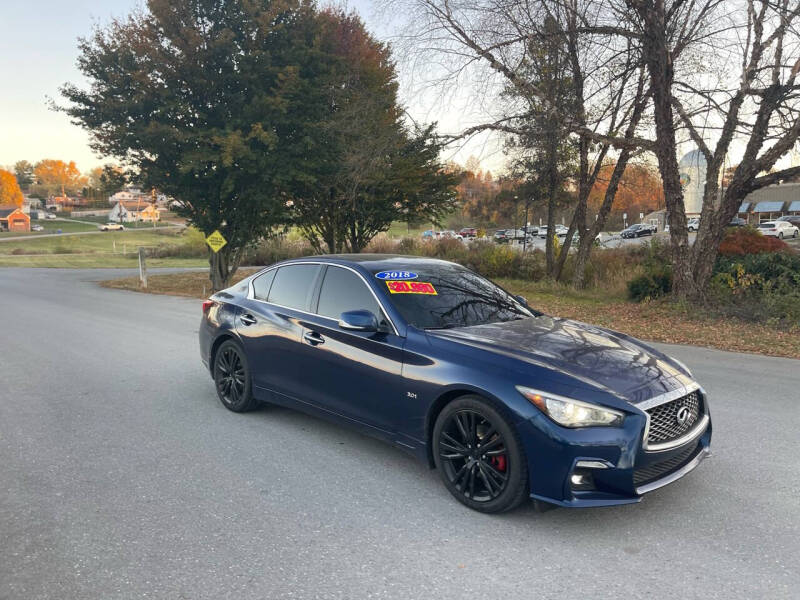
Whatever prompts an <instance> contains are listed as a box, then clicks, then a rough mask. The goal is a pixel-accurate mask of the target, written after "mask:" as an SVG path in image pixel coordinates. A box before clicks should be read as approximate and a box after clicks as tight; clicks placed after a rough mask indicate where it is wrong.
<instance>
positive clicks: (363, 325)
mask: <svg viewBox="0 0 800 600" xmlns="http://www.w3.org/2000/svg"><path fill="white" fill-rule="evenodd" d="M339 327H341V328H342V329H349V330H350V331H368V332H369V331H378V318H377V317H376V316H375V315H374V314H372V312H370V311H368V310H349V311H347V312H343V313H342V314H341V315H340V316H339Z"/></svg>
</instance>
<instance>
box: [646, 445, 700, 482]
mask: <svg viewBox="0 0 800 600" xmlns="http://www.w3.org/2000/svg"><path fill="white" fill-rule="evenodd" d="M695 450H697V444H694V445H692V446H688V447H687V448H685V449H683V450H682V451H681V452H680V453H678V454H676V455H675V456H673V457H672V458H669V459H667V460H662V461H661V462H657V463H653V464H650V465H647V466H646V467H642V468H640V469H634V471H633V484H634V485H635V486H639V485H641V484H643V483H650V482H651V481H653V480H655V479H659V478H661V477H663V476H664V475H668V474H669V473H672V472H673V471H677V470H678V469H679V468H680V467H682V466H683V465H684V464H686V463H687V462H689V459H690V458H691V457H692V455H693V454H694V453H695Z"/></svg>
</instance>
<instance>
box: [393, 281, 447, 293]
mask: <svg viewBox="0 0 800 600" xmlns="http://www.w3.org/2000/svg"><path fill="white" fill-rule="evenodd" d="M386 287H388V288H389V292H390V293H392V294H427V295H430V296H435V295H436V289H435V288H434V287H433V284H431V283H428V282H426V281H387V282H386Z"/></svg>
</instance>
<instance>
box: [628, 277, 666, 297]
mask: <svg viewBox="0 0 800 600" xmlns="http://www.w3.org/2000/svg"><path fill="white" fill-rule="evenodd" d="M671 290H672V272H671V271H670V270H669V269H661V270H647V271H645V273H644V274H643V275H639V276H638V277H635V278H633V279H632V280H630V281H629V282H628V297H629V298H630V299H631V300H633V301H635V302H645V301H647V300H652V299H654V298H658V297H660V296H666V295H667V294H669V293H670V291H671Z"/></svg>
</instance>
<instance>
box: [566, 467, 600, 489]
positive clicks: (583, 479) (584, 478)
mask: <svg viewBox="0 0 800 600" xmlns="http://www.w3.org/2000/svg"><path fill="white" fill-rule="evenodd" d="M569 483H570V487H571V488H572V489H573V490H579V491H580V490H593V489H594V478H593V477H592V474H591V473H588V472H587V471H582V470H575V471H574V472H573V473H572V475H570V478H569Z"/></svg>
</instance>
